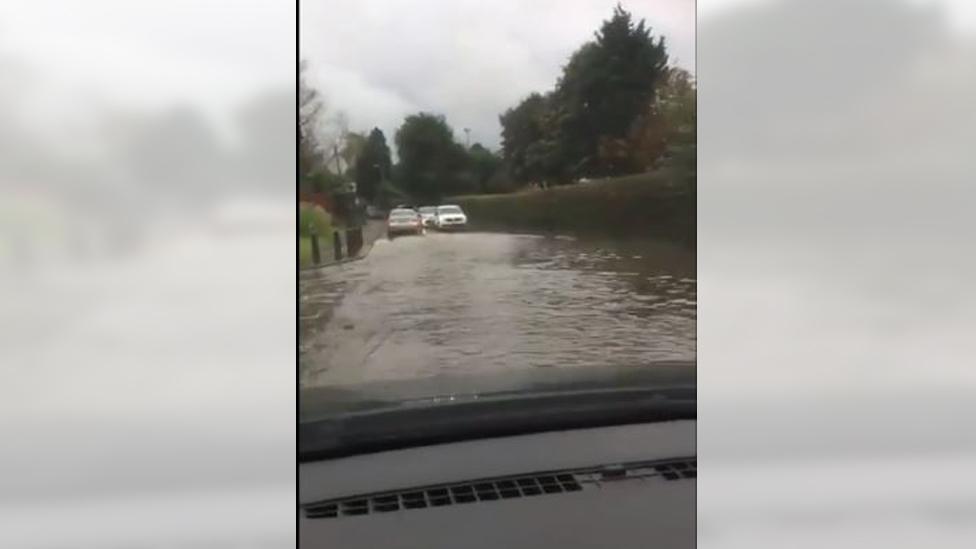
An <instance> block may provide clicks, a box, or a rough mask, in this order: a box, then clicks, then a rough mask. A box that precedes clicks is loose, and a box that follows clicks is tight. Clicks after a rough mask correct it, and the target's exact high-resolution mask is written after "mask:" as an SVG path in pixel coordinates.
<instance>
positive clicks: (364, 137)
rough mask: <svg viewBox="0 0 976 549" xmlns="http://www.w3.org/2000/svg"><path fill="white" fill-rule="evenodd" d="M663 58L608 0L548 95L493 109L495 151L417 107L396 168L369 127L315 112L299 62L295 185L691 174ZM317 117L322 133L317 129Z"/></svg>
mask: <svg viewBox="0 0 976 549" xmlns="http://www.w3.org/2000/svg"><path fill="white" fill-rule="evenodd" d="M668 61H669V56H668V52H667V47H666V45H665V42H664V39H663V38H662V37H655V36H653V35H652V32H651V29H650V28H649V27H648V26H647V25H646V23H645V21H644V20H640V21H637V22H635V21H634V19H633V17H632V16H631V14H630V13H628V12H627V11H625V10H624V9H623V8H622V7H621V6H619V5H618V6H617V7H616V8H615V9H614V12H613V15H612V17H611V18H610V19H609V20H606V21H604V22H603V24H602V25H601V27H600V28H599V30H597V31H596V32H595V33H594V39H593V40H591V41H589V42H587V43H585V44H583V45H582V46H581V47H580V48H578V49H577V50H576V51H575V52H574V53H573V54H572V56H570V58H569V62H568V63H567V64H566V65H565V66H564V67H563V71H562V75H561V76H560V77H559V79H558V80H557V82H556V83H555V86H554V88H553V89H552V90H550V91H547V92H544V93H532V94H530V95H529V96H528V97H526V98H524V99H523V100H521V101H520V102H519V103H518V104H517V105H516V106H514V107H512V108H510V109H508V110H507V111H505V112H504V113H503V114H501V115H500V116H499V122H500V124H501V127H502V147H501V150H500V151H497V152H496V151H491V150H489V149H488V148H486V147H484V146H483V145H481V144H479V143H475V144H473V145H471V146H470V147H468V146H465V145H462V144H461V143H459V142H458V141H457V140H456V139H455V134H454V131H453V129H452V128H451V126H450V125H449V124H448V122H447V120H446V119H445V118H444V116H443V115H439V114H435V113H429V112H421V113H417V114H414V115H410V116H408V117H407V118H406V119H405V120H404V121H403V123H402V125H401V126H400V127H399V128H398V129H397V131H396V134H395V135H394V137H393V144H394V146H395V147H396V152H397V162H396V163H394V162H393V160H392V153H391V149H390V146H389V143H388V142H387V138H386V136H385V135H384V134H383V132H382V131H381V130H380V129H379V128H373V129H372V130H371V131H370V132H369V133H368V134H360V133H355V132H350V131H348V129H346V128H344V127H343V124H344V120H343V118H342V117H341V115H337V116H332V117H328V116H326V113H325V109H324V105H323V102H322V100H321V98H320V97H319V96H318V94H317V93H316V92H315V91H314V89H312V88H311V87H310V86H308V85H307V83H306V82H305V79H304V73H303V69H304V65H303V66H302V67H301V68H302V71H300V77H299V88H300V89H299V101H300V102H299V129H298V131H299V136H298V139H299V150H300V154H299V185H300V186H302V185H304V187H305V188H307V189H314V190H320V191H328V190H335V189H337V188H340V187H341V186H342V185H343V184H345V183H348V182H353V181H354V182H355V183H356V189H357V192H358V193H359V195H360V196H362V197H363V198H364V199H365V200H367V201H369V202H373V203H375V202H382V201H384V199H389V198H390V197H391V196H402V195H403V194H406V195H409V196H411V197H414V198H416V199H420V200H424V201H437V200H439V199H440V198H441V197H444V196H448V195H457V194H467V193H486V192H507V191H511V190H514V189H516V188H518V187H521V186H525V185H528V184H541V185H552V184H555V185H559V184H567V183H572V182H575V181H578V180H579V179H580V178H583V177H591V178H593V177H608V176H617V175H624V174H632V173H639V172H644V171H648V170H651V169H654V168H656V167H658V166H660V165H661V164H662V163H663V162H667V161H668V160H670V159H678V160H680V161H682V162H684V164H685V166H686V167H689V168H692V169H693V167H694V160H695V140H696V136H695V125H696V109H695V94H696V89H695V82H694V79H693V78H692V76H691V75H690V74H689V73H688V72H687V71H685V70H683V69H680V68H677V67H673V66H669V64H668ZM323 121H327V122H326V123H325V125H326V126H331V127H332V132H331V133H329V132H322V131H321V129H322V126H323ZM323 135H326V136H329V135H331V136H332V137H326V138H325V139H323V138H322V136H323Z"/></svg>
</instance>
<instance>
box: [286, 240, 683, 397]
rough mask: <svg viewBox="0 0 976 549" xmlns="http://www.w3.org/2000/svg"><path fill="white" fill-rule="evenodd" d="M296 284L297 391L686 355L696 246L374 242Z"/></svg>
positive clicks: (635, 362) (629, 242)
mask: <svg viewBox="0 0 976 549" xmlns="http://www.w3.org/2000/svg"><path fill="white" fill-rule="evenodd" d="M299 293H300V298H299V299H300V303H299V317H300V326H299V331H300V343H299V365H300V366H299V367H300V379H301V383H302V385H303V386H318V385H336V384H355V383H360V382H364V381H373V380H388V379H403V378H413V377H423V376H431V375H438V374H466V373H485V372H496V371H499V370H505V369H516V368H550V367H555V368H564V367H572V366H593V365H600V364H606V365H641V364H648V363H650V362H652V361H655V360H667V359H694V358H695V323H696V312H695V305H696V280H695V253H694V250H691V249H687V248H681V247H678V246H676V245H673V244H669V243H666V242H661V241H654V240H627V241H609V240H587V239H576V238H571V237H560V236H536V235H512V234H499V233H461V234H443V233H429V234H428V235H427V236H423V237H402V238H397V239H395V240H393V241H388V240H386V239H381V240H380V241H378V242H377V243H376V245H375V246H374V247H373V249H372V251H371V252H370V254H369V256H368V257H367V258H366V259H364V260H362V261H357V262H352V263H347V264H343V265H339V266H334V267H329V268H324V269H320V270H318V271H305V272H303V273H302V275H301V280H300V281H299Z"/></svg>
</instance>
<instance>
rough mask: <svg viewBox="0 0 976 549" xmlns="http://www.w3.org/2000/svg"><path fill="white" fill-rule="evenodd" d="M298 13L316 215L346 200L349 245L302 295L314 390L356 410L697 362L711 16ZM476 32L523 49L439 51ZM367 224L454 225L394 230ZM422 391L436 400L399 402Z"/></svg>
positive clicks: (674, 6)
mask: <svg viewBox="0 0 976 549" xmlns="http://www.w3.org/2000/svg"><path fill="white" fill-rule="evenodd" d="M423 3H424V2H421V4H423ZM301 4H302V13H303V18H302V25H303V31H302V32H301V36H302V38H301V40H302V42H301V57H302V58H303V67H304V70H303V71H302V73H301V81H300V83H301V87H302V90H303V95H302V96H301V98H302V99H303V100H304V103H303V104H302V108H303V110H302V111H301V113H300V114H301V116H300V118H301V121H303V122H304V125H303V127H309V128H318V130H317V133H315V135H314V136H311V135H310V136H308V137H307V138H306V141H305V142H303V147H306V146H307V150H309V151H312V152H310V153H309V155H308V157H307V160H308V163H309V164H308V165H309V167H308V169H307V170H306V172H307V173H308V174H309V175H308V176H307V178H306V179H305V180H303V181H302V182H301V183H300V184H301V185H304V186H307V189H308V191H307V192H303V193H302V196H318V195H316V194H315V193H316V192H320V191H317V189H326V188H327V189H330V190H329V192H330V193H331V194H329V195H328V196H329V198H328V199H327V201H324V202H323V204H324V205H325V207H327V210H328V214H329V218H328V222H329V223H331V226H333V227H339V228H340V229H341V230H339V231H336V234H338V236H339V238H340V239H341V242H340V245H338V246H336V245H334V243H333V242H332V241H328V242H327V243H326V244H325V245H324V246H321V247H322V250H325V252H323V253H321V254H319V261H320V263H319V268H317V269H306V270H303V271H301V274H300V277H299V284H300V294H301V295H300V301H299V308H300V311H301V312H300V335H299V337H300V341H299V361H300V366H299V375H300V383H301V387H302V389H303V390H305V391H321V390H325V389H329V390H335V392H334V393H330V394H331V395H332V397H330V399H329V400H328V402H329V403H330V404H335V405H337V406H338V404H340V403H341V404H343V405H346V404H348V406H349V408H350V409H351V408H354V407H355V405H370V403H371V402H373V401H372V400H370V399H369V398H367V397H366V396H363V395H364V394H365V392H367V389H369V388H373V387H382V388H383V392H384V398H383V401H384V402H389V401H390V398H393V399H394V400H395V399H396V397H397V395H398V394H400V395H401V396H402V398H403V400H404V401H409V402H413V403H415V402H417V399H418V398H419V399H422V398H423V397H434V396H438V395H440V394H441V393H444V392H450V393H451V394H460V393H465V392H468V393H479V392H481V391H484V390H486V389H487V388H488V387H489V384H488V382H487V381H486V379H489V378H492V379H497V378H498V377H505V376H508V378H509V379H511V380H513V383H511V384H508V385H507V386H508V387H512V386H514V387H523V388H524V390H525V391H534V390H536V389H535V388H534V387H538V384H534V385H532V387H530V386H529V385H530V384H529V383H527V382H526V383H524V384H521V385H520V383H521V380H523V379H528V377H530V376H529V374H532V376H531V377H533V378H535V375H536V374H538V375H542V376H559V375H562V373H565V372H572V371H575V370H578V371H582V370H587V371H590V370H591V369H593V368H596V369H597V370H598V371H600V369H604V370H605V371H606V372H607V374H606V375H607V376H608V377H609V380H610V381H609V382H608V383H609V386H612V385H613V383H612V381H613V380H614V379H617V378H616V377H614V376H616V375H617V374H615V373H613V372H615V371H617V370H618V369H619V368H654V367H655V365H656V364H661V363H662V362H667V361H682V362H683V363H687V364H692V365H693V364H694V360H695V353H696V351H695V349H696V341H695V332H696V326H695V324H696V274H695V273H696V264H695V225H696V222H695V209H696V195H695V184H696V174H695V165H696V162H695V158H696V156H695V155H696V152H695V151H696V137H695V128H696V125H695V120H696V113H695V104H696V102H695V95H696V86H695V76H694V74H695V73H694V70H695V67H694V59H695V55H694V47H693V45H694V32H695V26H694V22H695V6H694V2H684V3H682V2H678V3H670V4H668V5H667V6H664V7H662V6H661V5H660V4H659V3H654V2H638V3H631V4H628V5H621V6H618V7H614V6H613V5H612V3H611V4H606V5H600V6H597V5H596V4H594V6H593V7H592V9H588V10H586V14H585V15H582V14H574V13H573V11H574V10H566V11H565V12H564V11H562V10H559V11H554V10H551V9H549V8H547V7H545V4H544V3H540V4H539V5H538V6H537V5H536V3H534V2H533V3H529V4H523V3H517V4H516V3H515V2H510V1H506V2H503V4H506V5H508V6H509V7H516V5H517V8H518V9H517V11H518V12H519V14H520V15H519V17H517V18H513V17H511V16H510V13H509V12H508V10H507V9H506V8H501V7H499V6H497V5H496V3H494V2H492V3H482V4H478V5H477V6H475V5H474V4H472V5H471V6H468V7H467V8H465V9H471V10H474V11H475V12H477V14H478V15H479V16H478V17H475V18H473V19H471V18H465V19H464V20H458V19H457V14H455V13H454V12H453V11H452V10H434V11H431V12H429V13H428V12H427V11H424V13H425V14H426V15H425V17H420V18H418V17H416V11H415V10H416V9H417V8H416V7H415V6H414V3H410V4H409V5H408V4H403V5H402V6H400V5H385V6H384V8H383V17H381V18H379V19H377V18H376V17H375V16H374V14H372V13H371V12H370V11H369V10H370V9H371V8H368V7H366V5H365V4H364V5H363V6H360V5H359V4H355V5H352V4H351V5H350V6H348V9H347V10H345V11H344V12H343V14H342V17H336V16H335V15H336V14H335V13H334V10H330V9H328V8H327V4H328V2H327V1H326V0H301ZM530 4H531V5H530ZM473 20H476V21H478V33H479V34H478V35H479V37H481V38H485V39H487V42H486V43H490V44H495V45H496V46H497V45H501V44H505V45H506V46H505V47H504V48H501V49H499V48H498V47H489V48H470V47H460V46H461V43H460V42H459V40H462V38H463V37H461V35H458V34H456V33H442V32H431V29H437V28H441V29H447V28H463V27H464V26H467V25H469V23H470V22H471V21H473ZM390 21H396V22H397V25H398V27H397V32H396V33H390V32H389V30H390V29H389V28H388V25H387V23H388V22H390ZM570 27H571V28H573V29H576V30H575V31H573V32H566V29H567V28H570ZM349 29H356V33H355V34H356V36H358V37H369V38H368V40H358V39H357V40H351V41H345V42H344V43H345V46H344V47H343V48H342V55H338V53H337V50H336V49H335V48H334V47H330V41H331V43H334V40H336V38H334V36H333V37H330V35H335V36H347V35H348V33H349V32H350V31H349ZM462 34H463V33H462ZM421 36H422V37H424V38H423V40H421V39H419V38H418V37H421ZM491 37H494V38H491ZM481 38H479V40H481ZM664 38H667V39H666V40H665V39H664ZM499 56H502V57H499ZM506 56H507V57H506ZM337 67H341V68H342V70H341V71H339V72H338V73H337V70H338V69H337ZM335 74H342V75H343V77H342V78H341V79H338V78H333V77H330V76H327V75H335ZM473 74H477V75H478V78H472V75H473ZM350 83H353V84H355V86H353V87H354V88H355V89H354V90H353V88H350V87H349V86H350V85H352V84H350ZM351 90H352V93H351ZM421 107H422V108H421ZM302 150H306V149H305V148H303V149H302ZM313 152H314V153H315V154H312V153H313ZM303 177H305V176H303ZM584 181H588V182H586V183H581V182H584ZM439 204H443V206H437V205H439ZM366 205H371V206H374V207H375V208H377V209H379V210H381V211H386V212H390V213H389V214H388V216H387V217H388V220H389V221H395V222H402V221H406V220H409V219H414V220H416V217H414V216H416V215H417V214H416V213H415V212H414V211H406V212H405V211H403V210H398V208H405V207H408V206H409V207H413V205H417V208H418V209H419V212H420V213H425V214H446V216H445V215H434V216H428V217H432V218H431V219H426V220H425V223H424V224H423V226H422V227H413V226H411V227H409V228H407V227H405V226H404V227H397V226H396V223H394V224H392V225H393V226H392V230H389V229H391V224H390V223H388V222H387V220H384V219H374V218H372V217H369V216H366V215H362V214H361V213H360V212H361V211H365V206H366ZM320 234H329V235H331V234H333V233H332V232H329V233H325V232H320ZM350 235H351V236H350ZM360 235H361V236H360ZM359 238H361V239H362V244H361V245H360V244H359V242H360V241H359V240H358V239H359ZM319 242H320V243H321V238H320V239H319ZM349 242H352V244H353V246H352V247H350V246H349ZM349 249H352V250H353V251H354V252H355V253H354V254H352V255H353V257H352V258H349V257H346V256H347V255H348V252H347V250H349ZM333 250H338V251H339V252H340V253H341V254H342V258H341V260H338V261H337V260H335V259H334V258H333V257H332V255H331V254H330V252H332V251H333ZM442 380H443V381H442ZM447 380H450V383H448V382H447ZM408 382H410V383H412V382H418V383H426V382H430V385H429V388H428V389H424V390H419V389H418V390H413V389H412V390H410V391H409V393H408V392H406V391H405V390H404V392H403V393H398V391H399V390H400V389H399V388H398V387H400V385H398V384H400V383H408ZM600 386H601V387H606V386H608V385H607V384H601V385H600ZM415 387H416V386H415ZM448 387H450V389H447V388H448ZM425 391H426V392H425ZM308 394H311V393H308ZM316 394H319V393H316ZM333 397H334V398H333ZM306 402H308V400H307V401H306ZM431 402H432V403H433V405H438V406H439V405H440V403H444V404H445V405H448V404H449V403H450V402H451V400H450V399H449V398H445V399H441V400H432V401H431Z"/></svg>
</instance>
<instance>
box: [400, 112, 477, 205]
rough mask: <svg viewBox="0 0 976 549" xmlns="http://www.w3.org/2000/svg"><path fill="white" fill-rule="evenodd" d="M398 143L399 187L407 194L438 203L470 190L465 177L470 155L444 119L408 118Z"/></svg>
mask: <svg viewBox="0 0 976 549" xmlns="http://www.w3.org/2000/svg"><path fill="white" fill-rule="evenodd" d="M394 141H395V142H396V147H397V156H399V159H400V162H399V164H398V165H397V170H396V173H397V183H398V184H399V186H400V188H402V189H403V190H404V191H406V192H408V193H410V194H411V195H413V196H415V197H417V198H419V199H422V200H425V201H437V200H439V199H440V198H441V197H442V196H445V195H448V194H453V193H457V192H464V191H465V189H467V188H468V187H469V186H470V185H469V181H468V178H467V177H466V173H465V171H466V168H467V154H466V152H465V150H464V147H462V146H461V145H460V144H458V143H457V142H456V141H455V140H454V132H453V131H452V130H451V127H450V126H448V124H447V121H446V120H445V119H444V117H443V116H440V115H435V114H430V113H423V112H422V113H419V114H415V115H411V116H408V117H407V118H406V120H404V122H403V125H402V126H400V128H399V129H398V130H397V133H396V137H395V138H394Z"/></svg>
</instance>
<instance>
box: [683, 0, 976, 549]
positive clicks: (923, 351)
mask: <svg viewBox="0 0 976 549" xmlns="http://www.w3.org/2000/svg"><path fill="white" fill-rule="evenodd" d="M698 6H699V25H698V65H697V66H698V82H699V110H700V113H699V115H700V116H699V133H698V135H699V151H700V155H699V158H700V164H699V178H698V185H699V191H700V192H699V211H698V229H699V232H698V252H699V263H698V265H699V274H698V284H699V286H698V293H699V299H698V303H699V307H700V310H699V314H698V329H699V332H698V367H699V376H698V384H699V392H698V396H699V426H698V444H699V445H698V448H699V469H700V473H699V483H698V486H699V494H698V496H699V497H698V504H699V546H700V547H721V548H726V547H730V548H731V547H749V548H756V547H918V546H921V545H923V544H925V545H928V544H934V545H936V546H939V547H969V546H971V545H972V539H973V538H974V534H976V532H974V530H973V527H972V525H973V524H976V497H974V495H973V494H974V493H976V491H974V489H973V488H974V486H972V482H971V480H972V479H973V478H976V466H974V464H976V435H974V434H973V431H972V430H971V429H968V428H967V427H966V424H967V422H968V418H970V417H974V416H976V398H974V397H976V375H974V373H973V369H972V364H973V356H974V355H976V346H974V343H973V338H972V337H971V333H972V326H973V325H974V323H973V319H974V318H976V299H974V297H976V296H974V292H973V290H972V288H971V283H970V281H971V280H973V279H974V275H976V260H974V258H973V255H972V254H971V253H969V251H968V250H969V248H970V247H971V242H970V241H971V238H972V235H973V234H974V231H973V228H974V227H973V226H972V225H973V221H972V216H971V214H970V212H969V207H968V204H972V202H973V200H974V199H976V187H973V185H972V182H971V181H972V176H971V173H972V168H973V167H974V166H973V157H972V155H971V152H970V149H971V144H972V143H973V142H974V137H976V134H974V130H973V128H974V127H976V124H974V122H976V111H974V110H973V109H972V108H971V103H972V100H971V98H972V97H973V96H974V95H973V92H974V91H976V69H974V67H976V65H973V63H972V59H973V58H974V54H976V49H974V46H976V42H974V40H973V38H974V33H976V25H973V24H972V23H973V21H974V19H973V7H972V5H971V3H965V2H901V1H894V0H892V1H881V0H853V1H810V0H761V1H753V2H750V1H746V2H736V1H732V0H728V1H710V0H700V1H699V3H698Z"/></svg>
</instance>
